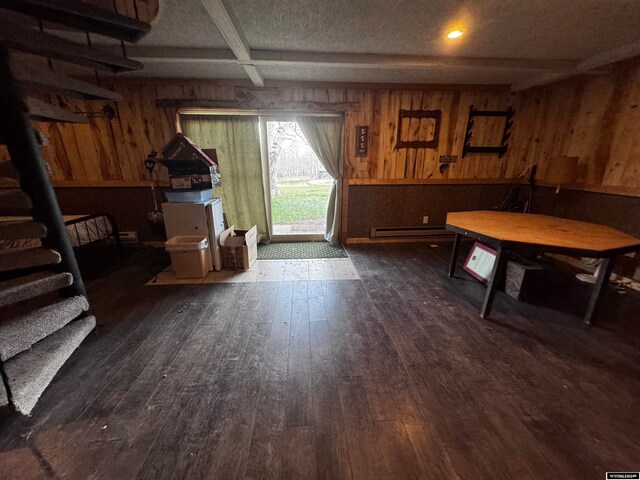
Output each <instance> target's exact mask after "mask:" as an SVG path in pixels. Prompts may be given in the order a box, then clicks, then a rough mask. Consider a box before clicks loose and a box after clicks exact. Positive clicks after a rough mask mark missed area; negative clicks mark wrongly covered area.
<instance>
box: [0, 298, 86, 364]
mask: <svg viewBox="0 0 640 480" xmlns="http://www.w3.org/2000/svg"><path fill="white" fill-rule="evenodd" d="M44 301H49V299H47V298H45V299H44V300H40V301H39V302H35V303H33V302H32V305H33V308H30V307H29V306H26V307H25V306H24V305H14V306H12V307H10V308H6V309H4V310H3V311H2V320H0V360H2V361H5V360H7V359H9V358H11V357H13V356H14V355H17V354H18V353H20V352H22V351H24V350H27V349H28V348H30V347H31V346H32V345H34V344H35V343H36V342H38V341H40V340H42V339H43V338H45V337H46V336H48V335H51V334H52V333H53V332H55V331H56V330H59V329H60V328H62V327H64V326H65V325H66V324H67V323H69V322H70V321H71V320H73V319H75V318H78V317H79V316H80V314H81V313H82V312H84V311H86V310H88V309H89V302H87V299H86V298H85V297H83V296H76V297H69V298H65V299H62V300H60V301H57V302H55V303H51V304H44V305H43V302H44ZM27 309H29V310H28V311H26V312H25V310H27Z"/></svg>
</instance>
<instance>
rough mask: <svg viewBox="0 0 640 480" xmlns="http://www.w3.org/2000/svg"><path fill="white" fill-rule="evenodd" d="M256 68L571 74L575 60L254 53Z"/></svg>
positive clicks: (253, 59)
mask: <svg viewBox="0 0 640 480" xmlns="http://www.w3.org/2000/svg"><path fill="white" fill-rule="evenodd" d="M251 58H252V63H253V64H254V65H299V66H332V67H343V68H374V69H396V68H432V67H471V68H508V69H527V70H529V69H530V70H550V71H571V70H574V69H575V68H576V66H577V62H576V61H573V60H538V59H528V58H479V57H453V56H439V55H430V56H429V55H382V54H369V53H366V54H362V53H320V52H291V51H272V50H253V51H252V52H251Z"/></svg>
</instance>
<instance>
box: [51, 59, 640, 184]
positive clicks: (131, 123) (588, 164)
mask: <svg viewBox="0 0 640 480" xmlns="http://www.w3.org/2000/svg"><path fill="white" fill-rule="evenodd" d="M237 85H240V86H246V84H243V83H241V82H238V83H236V84H233V83H229V82H224V81H210V82H204V81H203V82H200V83H194V82H178V81H176V82H175V83H167V82H166V81H162V82H160V81H159V82H156V83H152V82H149V81H145V82H142V81H141V82H138V83H133V81H131V80H129V81H128V82H126V83H120V84H116V85H114V88H115V89H116V90H117V91H119V92H121V93H122V94H123V95H124V97H125V101H123V102H119V103H113V104H112V106H113V107H114V108H115V109H116V111H117V115H116V117H115V118H113V119H111V120H110V119H107V118H104V117H100V116H92V117H90V124H89V125H62V124H55V125H54V124H51V125H39V128H40V129H41V130H43V131H44V132H46V134H47V136H48V137H49V139H50V142H51V144H50V145H49V146H46V147H44V148H43V151H44V156H45V158H46V160H47V162H48V164H49V165H50V166H51V171H52V175H53V179H54V181H55V183H56V184H57V185H83V186H88V185H89V186H108V185H121V186H125V185H142V184H145V182H146V181H148V176H147V172H146V171H145V169H144V167H143V165H142V161H143V160H144V158H145V157H146V155H147V154H148V152H149V151H151V150H152V149H156V150H157V149H159V148H161V147H162V146H163V145H164V144H165V143H166V142H167V141H168V140H169V139H170V138H171V136H172V135H173V134H174V132H175V130H176V127H175V116H176V112H175V110H172V109H158V108H156V106H155V101H156V99H157V98H196V99H215V100H234V99H236V95H235V88H236V86H237ZM276 87H277V88H278V90H279V91H280V94H281V98H282V100H283V101H316V102H334V103H341V102H359V104H360V109H359V110H358V111H349V112H346V114H345V177H346V178H349V179H351V180H350V182H351V183H430V182H433V183H447V182H451V183H460V182H476V181H477V182H478V183H482V182H483V181H488V182H497V183H498V182H500V181H506V179H510V178H514V177H517V176H518V175H519V174H520V173H521V172H522V171H523V170H524V169H526V168H527V167H529V166H531V165H533V164H537V165H538V179H539V180H540V181H542V182H544V180H545V176H546V174H547V171H548V170H549V167H550V165H551V164H552V163H553V162H562V161H563V160H564V158H565V157H566V156H571V157H579V163H580V164H581V166H582V168H581V170H580V171H581V172H582V173H581V174H580V178H576V179H575V181H576V182H575V183H580V184H584V185H583V187H584V188H585V189H596V190H598V189H600V190H603V191H612V192H614V193H621V192H622V193H625V194H627V195H636V196H640V136H639V135H638V133H637V132H638V131H640V108H638V105H639V104H640V64H639V63H638V62H635V63H631V64H627V65H622V66H620V67H618V68H616V69H615V70H614V71H613V72H612V73H610V74H606V75H601V76H593V77H590V78H588V79H586V80H584V79H579V80H571V81H567V82H564V83H560V84H556V85H553V86H549V87H546V88H539V89H534V90H530V91H526V92H522V93H517V94H515V93H509V92H506V91H504V90H502V91H500V90H485V91H483V90H461V89H457V88H455V89H454V88H450V89H445V88H441V89H436V90H434V89H428V88H425V89H422V90H421V89H415V88H414V89H405V90H396V89H383V88H379V87H377V88H339V87H337V88H320V87H317V86H305V85H295V84H276ZM54 101H55V102H59V103H65V105H66V107H67V108H70V109H71V110H75V111H83V112H95V113H98V114H99V112H100V111H101V109H102V107H103V106H104V104H101V103H98V104H96V103H85V102H75V101H73V102H70V101H67V100H64V101H63V99H60V98H56V99H54ZM471 105H474V106H475V107H476V108H480V109H506V108H507V107H508V106H510V105H511V106H513V107H514V108H515V110H516V114H515V117H514V125H513V128H512V136H511V139H510V142H509V143H510V147H509V151H508V153H507V154H506V155H505V156H504V157H503V158H501V159H498V158H497V155H486V154H471V155H468V156H466V157H465V158H464V159H462V158H459V160H458V162H457V163H455V164H452V165H451V166H450V167H449V168H448V169H447V170H446V171H445V172H444V173H440V171H439V165H440V164H439V156H440V155H445V154H447V155H449V154H453V155H460V154H461V151H462V145H463V141H464V135H465V129H466V123H467V116H468V112H469V107H470V106H471ZM400 109H423V110H433V109H440V110H442V120H441V129H440V136H439V139H440V142H439V146H438V148H437V149H417V150H416V149H399V150H396V149H395V142H396V135H397V119H398V111H399V110H400ZM357 125H369V127H370V128H369V130H370V148H369V154H368V156H366V157H357V156H355V137H354V136H355V127H356V126H357ZM408 128H409V129H410V130H411V131H413V132H414V133H415V132H418V131H422V133H428V132H427V131H428V129H429V128H433V124H432V122H430V121H425V120H423V121H422V122H418V121H416V120H412V121H411V122H410V123H408ZM501 133H502V124H501V122H496V121H493V122H492V121H484V120H478V121H476V126H475V127H474V137H473V144H474V145H483V144H486V143H492V144H493V143H497V142H498V141H499V139H500V136H501ZM485 142H486V143H485ZM164 175H165V174H164V173H162V174H161V177H162V178H161V181H166V176H164ZM578 188H582V187H580V186H579V187H578Z"/></svg>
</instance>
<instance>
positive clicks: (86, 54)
mask: <svg viewBox="0 0 640 480" xmlns="http://www.w3.org/2000/svg"><path fill="white" fill-rule="evenodd" d="M0 41H1V42H2V43H3V44H4V45H5V46H6V47H9V48H13V49H15V50H20V51H23V52H28V53H33V54H34V55H39V56H42V57H47V58H53V59H56V60H62V61H64V62H69V63H74V64H76V65H82V66H85V67H89V68H93V69H96V70H103V71H110V72H114V73H119V72H126V71H132V70H141V69H142V68H143V65H142V64H141V63H140V62H138V61H135V60H131V59H129V58H126V57H123V56H121V55H114V54H111V53H108V52H104V51H101V50H98V49H95V48H92V47H88V46H86V45H81V44H78V43H75V42H72V41H70V40H65V39H64V38H60V37H57V36H55V35H50V34H48V33H44V32H41V31H39V30H35V29H32V28H29V27H26V26H19V25H9V24H6V23H2V24H1V25H0Z"/></svg>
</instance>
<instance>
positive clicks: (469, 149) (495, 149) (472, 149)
mask: <svg viewBox="0 0 640 480" xmlns="http://www.w3.org/2000/svg"><path fill="white" fill-rule="evenodd" d="M515 113H516V111H515V110H514V109H513V107H509V109H508V110H476V109H475V108H474V106H473V105H471V108H469V118H468V119H467V133H466V134H465V136H464V146H463V147H462V158H464V156H465V155H466V154H468V153H497V154H498V158H501V157H502V156H503V155H504V154H505V153H507V149H508V148H509V144H508V143H507V140H509V137H510V136H511V127H512V126H513V120H512V118H513V115H514V114H515ZM474 117H504V119H505V122H504V130H503V132H502V139H501V141H500V145H482V146H480V145H473V146H472V145H471V137H472V136H473V119H474Z"/></svg>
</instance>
